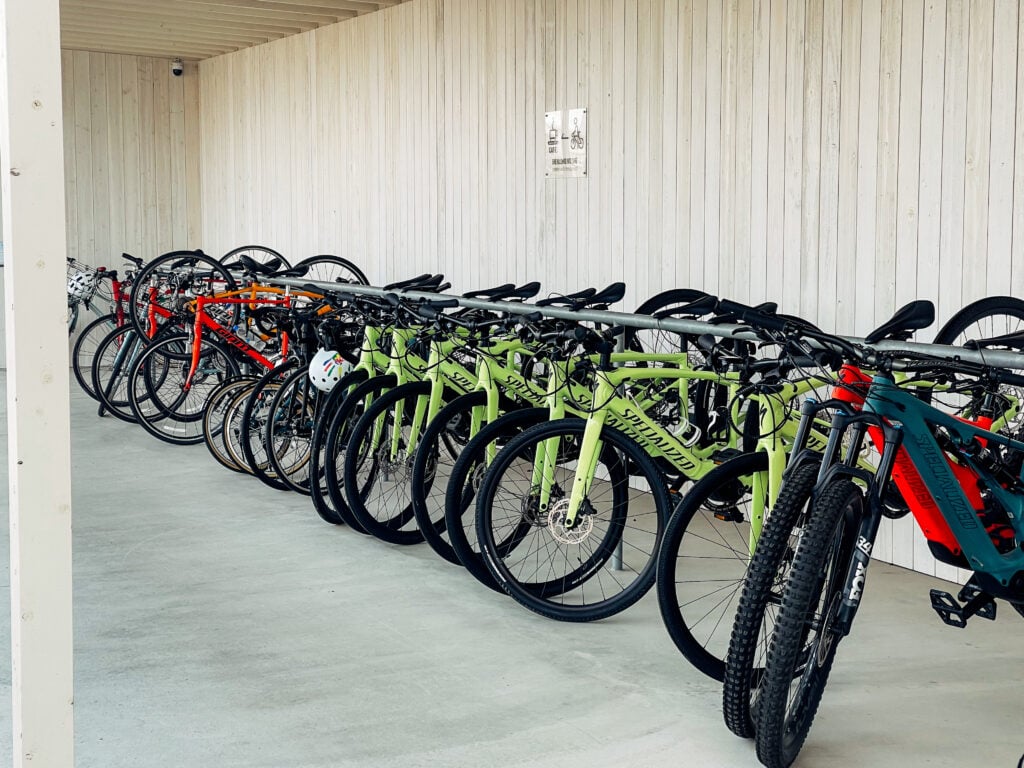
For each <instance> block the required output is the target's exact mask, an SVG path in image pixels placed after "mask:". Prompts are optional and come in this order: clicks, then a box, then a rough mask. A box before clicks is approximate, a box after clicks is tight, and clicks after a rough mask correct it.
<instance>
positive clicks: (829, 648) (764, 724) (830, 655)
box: [756, 478, 865, 768]
mask: <svg viewBox="0 0 1024 768" xmlns="http://www.w3.org/2000/svg"><path fill="white" fill-rule="evenodd" d="M864 506H865V500H864V494H863V492H862V491H861V490H860V489H859V488H858V487H857V486H856V485H854V483H853V482H851V481H850V480H847V479H845V478H839V479H836V480H833V481H832V482H831V483H829V484H828V485H827V486H826V487H825V488H824V489H823V490H822V491H821V493H820V494H819V495H818V497H817V499H816V500H815V502H814V505H813V508H812V512H811V520H810V522H809V523H808V525H807V528H806V530H805V531H804V534H803V536H802V537H801V540H800V544H799V546H798V547H797V550H796V554H795V556H794V558H793V566H792V569H791V571H790V575H789V580H788V582H787V583H786V587H785V590H784V591H783V595H782V608H781V609H780V610H779V616H778V620H777V621H776V624H775V632H774V633H773V635H772V641H771V648H770V649H769V651H768V662H767V664H766V665H765V671H764V679H763V680H762V682H761V695H760V703H759V706H758V712H757V727H756V731H757V756H758V758H759V759H760V760H761V762H762V763H764V764H765V765H766V766H768V767H769V768H788V766H789V765H790V764H792V762H793V761H794V760H795V759H796V756H797V754H798V753H799V752H800V748H801V747H802V746H803V744H804V741H805V740H806V738H807V733H808V731H810V728H811V723H812V722H813V720H814V715H815V714H816V713H817V711H818V704H819V703H820V701H821V695H822V693H823V692H824V690H825V683H826V682H827V681H828V674H829V672H830V671H831V669H832V662H833V660H834V659H835V654H836V649H837V647H838V645H839V641H840V640H841V639H842V637H841V636H840V635H838V634H837V633H836V632H835V631H834V630H833V629H832V622H833V621H834V619H835V616H836V614H837V612H838V610H839V606H840V604H841V602H842V597H843V587H844V583H843V582H844V581H845V578H846V575H847V571H848V568H849V565H850V558H851V552H852V549H853V539H854V538H855V536H856V530H855V526H856V521H857V520H859V519H860V516H861V515H862V513H863V511H864Z"/></svg>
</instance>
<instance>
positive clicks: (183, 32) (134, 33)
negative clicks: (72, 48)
mask: <svg viewBox="0 0 1024 768" xmlns="http://www.w3.org/2000/svg"><path fill="white" fill-rule="evenodd" d="M64 31H65V34H68V33H73V34H80V35H82V36H83V37H84V36H90V37H91V36H97V37H103V36H105V35H109V34H117V35H120V36H130V37H132V38H134V39H136V40H137V41H138V42H139V43H150V42H155V43H160V42H163V41H165V40H174V41H176V42H181V43H201V44H202V43H206V44H213V45H228V44H231V45H255V44H258V43H266V42H268V41H270V40H276V39H277V38H278V37H281V36H280V35H269V34H266V33H259V32H244V31H243V32H234V31H228V30H224V31H223V32H218V31H216V30H209V29H204V28H198V29H197V28H192V27H188V26H187V25H176V26H174V27H173V28H170V27H164V26H152V25H146V24H142V23H138V22H133V21H128V20H125V21H122V22H120V23H118V25H117V26H116V27H111V26H109V25H105V24H103V21H102V20H98V21H87V20H81V21H76V22H75V23H74V24H73V25H66V26H65V27H64Z"/></svg>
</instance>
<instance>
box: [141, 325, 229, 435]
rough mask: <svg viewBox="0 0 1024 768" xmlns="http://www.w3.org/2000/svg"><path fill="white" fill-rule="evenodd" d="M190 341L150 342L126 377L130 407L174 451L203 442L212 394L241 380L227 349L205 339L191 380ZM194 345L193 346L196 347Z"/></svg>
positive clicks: (168, 339) (180, 338)
mask: <svg viewBox="0 0 1024 768" xmlns="http://www.w3.org/2000/svg"><path fill="white" fill-rule="evenodd" d="M186 343H187V339H185V338H184V337H179V336H169V337H167V338H165V339H161V340H154V341H152V342H150V343H149V344H148V345H147V346H146V348H145V350H143V352H142V354H141V355H140V356H139V358H138V359H137V360H136V361H135V364H134V365H133V366H132V368H131V370H130V371H129V373H128V404H129V406H131V409H132V414H133V415H134V416H135V418H136V420H137V421H138V422H139V424H140V425H141V426H142V428H143V429H145V430H146V431H147V432H149V433H150V434H151V435H153V437H156V438H158V439H160V440H163V441H164V442H167V443H173V444H174V445H195V444H196V443H201V442H202V441H203V411H204V410H205V409H206V401H207V398H208V397H209V396H210V394H211V393H212V392H213V391H214V390H216V389H217V387H219V386H220V385H221V383H223V382H224V381H225V380H226V379H229V378H232V377H234V376H237V375H238V374H239V369H238V363H237V361H236V360H235V357H234V355H233V354H232V353H231V351H230V350H229V349H228V348H227V347H226V346H225V345H223V344H220V343H219V342H216V341H213V340H211V339H203V341H202V349H201V351H200V355H199V361H198V366H197V367H196V370H195V372H194V373H193V374H192V375H190V369H191V365H192V357H191V352H189V353H187V354H182V346H183V344H186ZM193 343H194V342H193Z"/></svg>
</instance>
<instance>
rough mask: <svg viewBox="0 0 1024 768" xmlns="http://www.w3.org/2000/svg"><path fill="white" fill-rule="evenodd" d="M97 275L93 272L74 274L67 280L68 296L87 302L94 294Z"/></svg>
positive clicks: (97, 280) (97, 279)
mask: <svg viewBox="0 0 1024 768" xmlns="http://www.w3.org/2000/svg"><path fill="white" fill-rule="evenodd" d="M97 282H99V275H97V274H96V273H95V272H76V273H75V274H73V275H72V276H71V277H69V278H68V296H69V297H70V298H72V299H81V300H82V301H88V300H89V299H91V298H92V295H93V293H95V292H96V283H97Z"/></svg>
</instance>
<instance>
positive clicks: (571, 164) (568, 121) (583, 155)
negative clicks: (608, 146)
mask: <svg viewBox="0 0 1024 768" xmlns="http://www.w3.org/2000/svg"><path fill="white" fill-rule="evenodd" d="M544 130H545V136H546V137H547V141H546V143H545V146H544V149H545V158H546V160H545V163H544V175H545V176H547V177H548V178H549V179H553V178H558V177H580V176H586V175H587V110H586V109H585V108H580V109H563V110H559V111H557V112H545V113H544Z"/></svg>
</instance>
